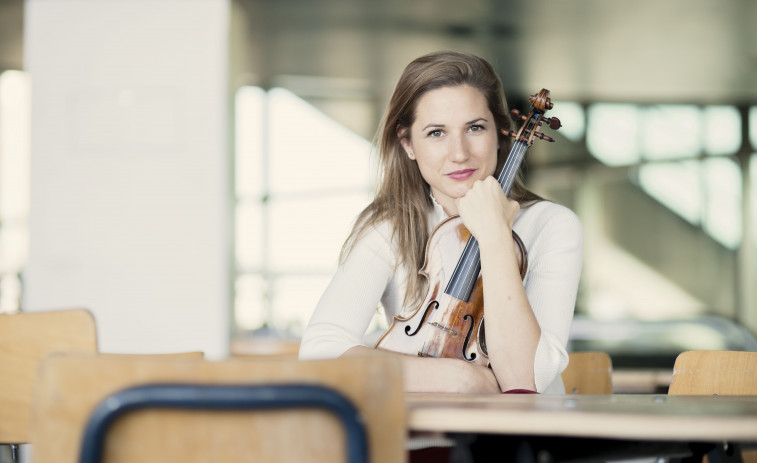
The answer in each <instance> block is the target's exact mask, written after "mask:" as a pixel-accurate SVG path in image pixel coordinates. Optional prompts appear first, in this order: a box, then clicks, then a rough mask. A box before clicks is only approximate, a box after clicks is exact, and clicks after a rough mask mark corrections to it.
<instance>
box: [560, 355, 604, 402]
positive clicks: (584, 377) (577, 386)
mask: <svg viewBox="0 0 757 463" xmlns="http://www.w3.org/2000/svg"><path fill="white" fill-rule="evenodd" d="M568 355H569V358H570V360H569V362H568V366H567V368H565V370H564V371H563V372H562V381H563V384H564V385H565V392H566V393H567V394H612V379H611V375H612V360H611V359H610V356H609V355H607V354H606V353H604V352H571V353H569V354H568Z"/></svg>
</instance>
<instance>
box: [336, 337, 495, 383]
mask: <svg viewBox="0 0 757 463" xmlns="http://www.w3.org/2000/svg"><path fill="white" fill-rule="evenodd" d="M354 355H363V356H364V355H396V356H399V357H400V358H401V360H402V371H403V377H404V383H405V391H407V392H456V393H479V394H485V393H499V392H500V388H499V385H498V383H497V379H496V378H495V376H494V373H493V372H492V371H491V370H490V369H489V368H485V367H482V366H479V365H475V364H472V363H468V362H465V361H464V360H458V359H449V358H431V357H414V356H410V355H405V354H399V353H395V352H390V351H385V350H377V349H371V348H370V347H364V346H355V347H353V348H351V349H349V350H348V351H347V352H345V353H344V354H342V356H354Z"/></svg>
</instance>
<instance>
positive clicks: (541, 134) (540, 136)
mask: <svg viewBox="0 0 757 463" xmlns="http://www.w3.org/2000/svg"><path fill="white" fill-rule="evenodd" d="M534 135H536V136H537V137H539V138H541V139H542V140H546V141H548V142H552V143H554V142H555V139H554V138H552V137H549V136H547V135H544V134H543V133H541V132H536V133H535V134H534Z"/></svg>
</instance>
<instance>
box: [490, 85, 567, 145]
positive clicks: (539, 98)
mask: <svg viewBox="0 0 757 463" xmlns="http://www.w3.org/2000/svg"><path fill="white" fill-rule="evenodd" d="M528 101H530V102H531V105H532V107H533V109H532V110H531V113H530V114H529V115H528V116H526V115H525V114H522V113H521V112H520V111H518V110H517V109H513V110H512V111H510V116H511V117H512V119H513V121H515V122H516V123H520V122H521V121H526V122H528V121H533V123H531V124H528V123H526V124H523V126H522V127H521V129H520V131H518V132H515V131H513V130H504V129H503V130H502V133H503V134H505V135H507V136H509V137H513V138H515V139H516V140H520V141H523V142H524V143H526V144H528V145H530V144H531V143H532V141H533V138H534V137H536V138H540V139H542V140H546V141H549V142H554V141H555V140H554V138H552V137H548V136H547V135H544V134H543V133H541V132H538V131H537V129H538V128H539V127H540V126H541V125H542V124H543V123H545V122H546V123H547V125H549V128H550V129H552V130H557V129H559V128H560V127H562V123H561V122H560V119H558V118H556V117H544V113H545V112H546V111H547V110H549V109H552V107H553V106H554V103H552V101H551V100H550V99H549V90H547V89H546V88H543V89H541V91H539V93H537V94H536V95H531V96H530V97H529V99H528Z"/></svg>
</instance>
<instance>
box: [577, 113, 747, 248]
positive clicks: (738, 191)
mask: <svg viewBox="0 0 757 463" xmlns="http://www.w3.org/2000/svg"><path fill="white" fill-rule="evenodd" d="M752 113H753V114H754V111H753V112H752ZM752 119H753V118H752ZM752 124H753V125H754V122H752ZM588 126H589V128H588V134H587V146H588V148H589V151H590V152H591V153H592V155H594V156H595V157H596V158H597V159H599V160H600V161H601V162H602V163H604V164H606V165H609V166H628V165H638V166H639V169H638V175H637V181H638V184H639V186H640V187H641V188H642V189H643V190H644V191H645V192H646V193H647V194H649V195H650V196H652V197H653V198H655V199H656V200H658V201H659V202H660V203H661V204H664V205H665V206H666V207H668V208H669V209H671V210H672V211H674V212H675V213H677V214H678V215H679V216H681V217H682V218H683V219H685V220H686V221H688V222H689V223H691V224H692V225H695V226H700V227H702V229H703V230H704V231H705V232H706V233H708V234H709V235H710V236H711V237H712V238H713V239H715V240H716V241H718V242H719V243H720V244H722V245H723V246H725V247H727V248H729V249H736V248H737V247H738V246H739V244H740V243H741V230H742V188H741V168H740V167H739V164H738V163H737V162H735V160H734V159H733V158H731V157H729V156H730V155H734V154H735V153H736V151H737V150H738V149H739V147H740V146H741V116H740V114H739V112H738V110H737V108H735V107H732V106H705V107H699V106H694V105H657V106H639V105H630V104H623V105H621V104H596V105H593V106H592V107H591V108H590V109H589V122H588ZM754 131H755V130H752V132H754Z"/></svg>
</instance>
